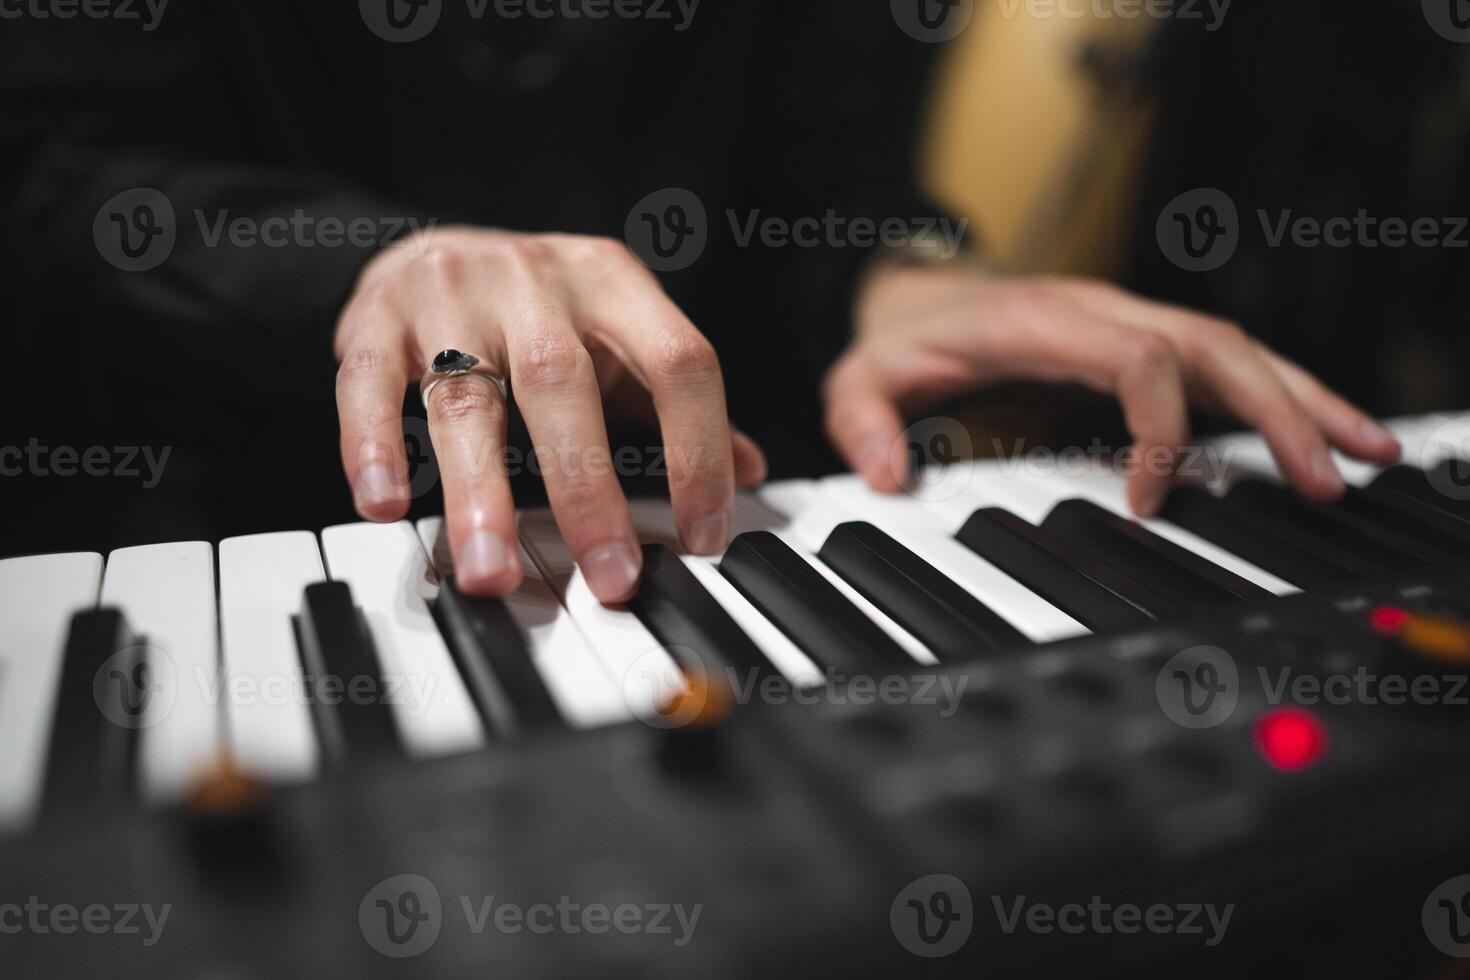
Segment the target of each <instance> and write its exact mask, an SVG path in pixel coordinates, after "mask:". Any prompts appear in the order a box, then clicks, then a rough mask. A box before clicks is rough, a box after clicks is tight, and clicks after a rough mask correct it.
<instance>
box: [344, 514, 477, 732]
mask: <svg viewBox="0 0 1470 980" xmlns="http://www.w3.org/2000/svg"><path fill="white" fill-rule="evenodd" d="M322 555H323V557H324V558H325V562H326V568H327V573H328V574H329V575H330V576H331V577H332V579H333V580H335V581H339V582H346V583H347V584H348V585H349V586H351V587H352V594H353V595H354V596H356V597H357V604H358V607H359V608H360V609H361V610H362V615H363V619H364V620H365V621H366V622H367V626H368V631H369V632H370V634H371V635H372V640H373V647H374V649H376V650H377V653H378V662H379V664H380V665H381V669H382V672H383V676H384V678H385V679H386V681H387V682H388V691H389V695H390V702H391V704H392V707H393V715H394V718H396V719H397V721H398V732H399V734H400V735H401V736H402V738H403V744H404V747H405V748H406V749H407V750H408V753H409V754H410V755H413V756H417V757H427V756H435V755H448V754H451V753H454V752H464V751H468V750H470V749H474V748H477V747H479V746H481V745H483V744H484V743H485V730H484V727H483V726H482V725H481V724H480V717H479V713H478V712H477V711H476V710H475V704H474V702H473V701H472V700H471V699H470V695H469V691H467V690H466V689H465V684H464V680H463V678H461V677H460V676H459V670H458V669H457V668H456V667H455V665H454V658H453V657H451V656H450V654H449V648H448V647H447V646H445V644H444V638H443V637H441V636H440V635H439V630H438V629H437V627H435V625H434V618H433V616H432V615H430V613H429V605H428V601H429V599H431V598H433V597H434V595H435V594H436V593H437V591H438V582H437V580H436V579H435V578H434V575H433V572H431V571H430V570H429V563H428V558H427V556H426V555H425V553H424V549H423V546H422V545H421V544H420V543H419V539H418V534H417V532H415V531H414V529H413V527H412V526H411V525H409V524H407V523H404V522H399V523H396V524H342V525H338V526H336V527H329V528H326V529H325V530H323V531H322ZM395 688H396V690H395Z"/></svg>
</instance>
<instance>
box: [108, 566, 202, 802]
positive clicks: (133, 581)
mask: <svg viewBox="0 0 1470 980" xmlns="http://www.w3.org/2000/svg"><path fill="white" fill-rule="evenodd" d="M215 601H216V600H215V593H214V549H213V548H211V547H210V546H209V544H208V543H207V542H204V541H190V542H185V543H180V544H157V545H146V546H144V547H141V548H121V549H119V550H117V551H114V552H113V553H112V554H110V555H108V556H107V571H106V573H105V574H104V575H103V578H102V605H104V606H116V607H118V608H119V609H121V610H122V612H123V615H124V616H125V617H127V621H128V626H129V628H130V629H131V630H132V631H133V633H134V634H136V635H138V636H140V637H142V638H143V640H144V642H145V643H146V644H147V647H148V656H149V665H150V667H151V669H152V675H153V677H152V679H153V683H156V684H161V685H164V687H165V690H166V691H167V690H171V691H172V692H173V694H172V697H171V698H170V697H167V696H164V697H160V696H158V695H157V694H155V695H154V697H153V698H151V699H150V701H149V706H148V708H147V709H146V713H145V714H144V716H143V718H142V719H141V721H142V729H141V731H140V735H139V739H140V746H139V757H138V767H139V773H138V776H139V780H140V782H141V788H142V792H143V796H144V798H145V799H146V800H148V801H150V802H152V803H155V804H164V803H172V802H176V801H177V800H179V799H180V798H181V797H182V796H183V794H184V791H185V790H186V789H187V788H188V786H189V784H190V782H191V781H192V780H193V779H195V778H196V777H198V776H199V775H200V773H202V772H204V771H206V770H207V769H208V768H209V767H211V766H212V765H214V764H215V763H216V762H217V761H218V759H219V756H220V750H221V747H222V745H221V728H220V698H219V692H220V690H221V688H220V670H219V631H218V624H217V620H216V615H215ZM160 655H161V657H160Z"/></svg>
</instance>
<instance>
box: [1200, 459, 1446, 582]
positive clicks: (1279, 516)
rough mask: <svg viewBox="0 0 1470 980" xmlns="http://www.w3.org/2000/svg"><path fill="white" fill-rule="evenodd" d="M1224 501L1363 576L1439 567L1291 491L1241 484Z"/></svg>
mask: <svg viewBox="0 0 1470 980" xmlns="http://www.w3.org/2000/svg"><path fill="white" fill-rule="evenodd" d="M1225 499H1226V500H1227V501H1228V502H1229V504H1230V505H1231V506H1234V507H1239V508H1241V509H1242V510H1243V511H1245V512H1248V513H1249V514H1250V515H1251V517H1252V520H1256V521H1259V522H1260V523H1262V524H1264V525H1265V526H1267V527H1270V528H1271V529H1272V530H1273V531H1275V532H1276V533H1278V534H1280V535H1282V536H1283V537H1288V538H1290V539H1292V540H1293V541H1296V542H1297V543H1298V544H1300V545H1302V546H1303V547H1307V548H1311V549H1312V550H1313V551H1316V552H1317V553H1318V554H1321V555H1324V556H1326V557H1328V558H1331V559H1332V560H1333V561H1336V562H1337V563H1338V564H1340V565H1345V566H1351V567H1355V568H1357V569H1358V570H1359V571H1361V572H1362V573H1363V574H1365V575H1379V574H1383V573H1385V572H1391V571H1407V570H1409V569H1413V568H1421V567H1423V566H1424V565H1426V564H1434V565H1437V564H1443V563H1444V562H1443V559H1442V558H1438V557H1436V556H1435V555H1434V554H1433V553H1431V552H1429V551H1427V550H1426V549H1424V548H1421V547H1419V546H1417V545H1416V544H1415V543H1414V542H1413V541H1412V540H1410V539H1406V538H1403V537H1402V536H1401V535H1396V534H1394V533H1393V532H1392V531H1389V530H1387V529H1385V528H1381V527H1376V526H1375V525H1372V524H1370V523H1367V522H1365V521H1361V520H1355V519H1353V518H1351V517H1349V516H1348V515H1347V514H1346V513H1343V512H1340V513H1333V512H1331V511H1329V510H1328V509H1327V508H1325V507H1321V506H1315V505H1313V504H1310V503H1308V502H1307V501H1305V500H1303V499H1302V498H1301V497H1299V496H1297V495H1296V494H1295V493H1294V492H1292V491H1291V490H1288V489H1287V488H1285V487H1282V486H1278V485H1276V484H1272V483H1267V482H1265V481H1264V480H1242V481H1240V482H1239V483H1238V484H1236V485H1235V486H1234V487H1232V488H1231V490H1230V492H1229V493H1228V494H1226V497H1225Z"/></svg>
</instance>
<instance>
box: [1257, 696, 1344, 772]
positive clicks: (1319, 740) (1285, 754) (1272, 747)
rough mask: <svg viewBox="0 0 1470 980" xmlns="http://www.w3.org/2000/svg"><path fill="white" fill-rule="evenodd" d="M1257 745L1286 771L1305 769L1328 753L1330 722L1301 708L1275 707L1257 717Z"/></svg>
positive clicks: (1273, 762)
mask: <svg viewBox="0 0 1470 980" xmlns="http://www.w3.org/2000/svg"><path fill="white" fill-rule="evenodd" d="M1254 734H1255V740H1256V748H1257V749H1258V750H1259V751H1260V753H1261V756H1262V757H1263V758H1264V759H1265V760H1266V761H1267V762H1269V763H1271V765H1273V766H1275V767H1276V768H1277V769H1280V770H1281V771H1282V772H1296V771H1298V770H1301V769H1305V768H1307V767H1308V766H1310V765H1312V764H1313V763H1315V762H1317V761H1318V760H1319V759H1321V758H1322V756H1324V755H1326V754H1327V726H1326V725H1323V724H1322V722H1321V721H1319V720H1318V719H1317V716H1316V715H1314V714H1312V713H1310V712H1308V711H1304V710H1302V709H1301V708H1275V709H1273V710H1271V711H1268V712H1266V713H1265V714H1264V715H1262V716H1261V717H1260V718H1258V719H1256V724H1255V732H1254Z"/></svg>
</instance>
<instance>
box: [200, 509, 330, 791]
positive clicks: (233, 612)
mask: <svg viewBox="0 0 1470 980" xmlns="http://www.w3.org/2000/svg"><path fill="white" fill-rule="evenodd" d="M324 578H326V573H325V571H324V570H323V568H322V557H321V551H320V549H319V548H318V547H317V540H316V535H314V534H312V533H311V532H309V531H285V532H281V533H277V534H252V535H248V536H245V537H238V538H226V539H225V540H223V541H221V542H220V543H219V622H220V655H221V660H222V664H223V670H222V674H223V678H222V681H223V686H222V688H221V690H223V691H224V692H225V694H226V704H225V723H226V726H225V727H226V731H227V733H228V742H229V746H230V751H231V753H232V754H233V756H234V759H235V762H236V764H237V765H238V766H240V768H242V769H244V770H246V771H247V772H251V773H255V774H257V775H259V776H262V777H265V778H269V779H271V780H274V781H277V782H300V781H303V780H308V779H312V778H314V777H315V776H316V775H317V772H318V771H319V768H320V765H321V753H320V746H319V745H318V742H317V736H316V729H315V726H314V724H313V722H312V718H311V710H310V708H309V707H308V706H307V704H306V703H305V701H304V699H303V698H301V697H300V695H301V694H302V693H303V692H304V690H305V678H304V676H303V668H302V663H301V657H300V654H299V652H298V651H297V647H296V634H295V628H294V626H293V623H292V617H293V616H295V615H296V613H297V612H298V611H299V609H300V608H301V596H302V593H303V592H305V590H306V587H307V586H308V585H311V584H312V583H313V582H320V581H322V580H323V579H324Z"/></svg>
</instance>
